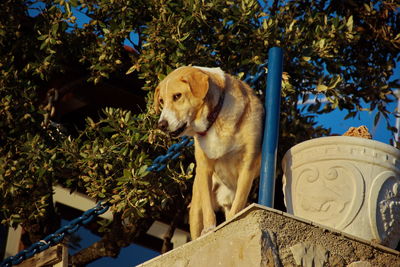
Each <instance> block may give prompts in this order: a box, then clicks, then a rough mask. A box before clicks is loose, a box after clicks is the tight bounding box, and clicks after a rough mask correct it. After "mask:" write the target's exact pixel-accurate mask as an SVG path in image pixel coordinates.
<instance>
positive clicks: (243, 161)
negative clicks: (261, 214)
mask: <svg viewBox="0 0 400 267" xmlns="http://www.w3.org/2000/svg"><path fill="white" fill-rule="evenodd" d="M154 108H155V110H156V112H159V111H160V109H161V108H162V112H161V115H160V119H159V121H158V128H159V129H161V130H162V131H165V132H169V134H170V135H171V136H172V137H179V136H183V135H188V136H193V137H194V144H195V159H196V176H195V179H194V183H193V194H192V202H191V205H190V211H189V225H190V234H191V237H192V240H194V239H196V238H198V237H199V236H201V235H203V234H205V233H207V232H209V231H210V230H212V229H213V228H215V227H216V215H215V212H216V211H218V210H222V211H223V212H224V214H225V218H226V220H229V219H232V218H233V216H234V215H235V214H236V213H238V212H239V211H240V210H242V209H243V208H244V207H245V206H246V205H247V198H248V195H249V193H250V190H251V187H252V183H253V180H254V178H255V177H258V176H259V171H260V164H261V139H262V126H263V115H264V108H263V105H262V103H261V101H260V100H259V98H258V97H257V96H256V95H255V93H254V91H253V90H252V89H251V88H250V87H249V86H248V85H247V84H246V83H244V82H242V81H240V80H239V79H237V78H235V77H233V76H231V75H229V74H227V73H225V72H224V71H222V70H221V69H220V68H206V67H197V66H185V67H180V68H178V69H176V70H174V71H172V72H171V73H170V74H169V75H168V76H166V77H165V78H164V79H163V80H162V81H161V82H160V83H159V85H158V86H157V88H156V90H155V93H154Z"/></svg>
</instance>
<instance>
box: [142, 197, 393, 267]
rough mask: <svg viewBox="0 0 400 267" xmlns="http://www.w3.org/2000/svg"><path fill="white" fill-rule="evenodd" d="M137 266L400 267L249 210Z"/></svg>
mask: <svg viewBox="0 0 400 267" xmlns="http://www.w3.org/2000/svg"><path fill="white" fill-rule="evenodd" d="M140 266H142V267H156V266H160V267H164V266H171V267H186V266H190V267H193V266H194V267H196V266H206V267H213V266H226V267H228V266H229V267H234V266H246V267H247V266H249V267H251V266H263V267H264V266H268V267H269V266H271V267H272V266H274V267H275V266H277V267H278V266H285V267H286V266H293V267H294V266H304V267H306V266H310V267H312V266H315V267H316V266H337V267H345V266H390V267H400V253H399V252H398V251H395V250H392V249H388V248H386V247H383V246H380V245H377V244H374V243H371V242H367V241H364V240H361V239H358V238H356V237H353V236H350V235H347V234H343V233H341V232H338V231H335V230H333V229H328V228H326V227H323V226H321V225H317V224H314V223H311V222H309V221H306V220H303V219H299V218H297V217H294V216H292V215H289V214H286V213H283V212H280V211H277V210H273V209H269V208H266V207H263V206H260V205H257V204H253V205H251V206H249V207H248V208H246V209H245V210H243V211H242V212H241V213H239V214H238V215H237V216H236V217H235V218H234V219H233V220H231V221H229V222H225V223H223V224H222V225H220V226H218V227H217V228H215V230H214V231H212V232H210V233H208V234H206V235H204V236H202V237H200V238H199V239H197V240H195V241H192V242H190V243H187V244H185V245H183V246H181V247H179V248H177V249H175V250H172V251H170V252H168V253H166V254H164V255H161V256H159V257H157V258H154V259H152V260H150V261H148V262H145V263H143V264H141V265H140Z"/></svg>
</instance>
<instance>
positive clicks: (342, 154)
mask: <svg viewBox="0 0 400 267" xmlns="http://www.w3.org/2000/svg"><path fill="white" fill-rule="evenodd" d="M339 145H350V146H351V147H353V148H359V149H362V151H361V152H360V153H362V154H365V155H368V153H372V154H371V157H372V156H376V155H377V152H376V151H378V152H381V153H382V152H383V153H384V156H383V157H384V159H383V161H382V160H381V161H379V162H381V163H378V162H376V163H377V164H378V165H381V164H385V165H391V166H392V168H393V170H395V171H396V172H397V173H400V150H399V149H397V148H395V147H393V146H390V145H388V144H385V143H382V142H379V141H376V140H371V139H366V138H361V137H353V136H327V137H319V138H314V139H310V140H307V141H304V142H301V143H299V144H297V145H295V146H293V147H292V148H290V149H289V150H288V151H287V152H286V153H285V155H284V157H283V159H282V167H283V169H285V166H291V165H292V164H294V163H293V160H294V159H293V158H294V157H296V155H302V156H301V160H298V161H299V162H300V163H297V164H296V165H297V166H296V167H298V166H300V165H303V164H305V163H306V161H310V160H325V159H335V158H337V159H338V160H342V159H350V160H360V161H370V160H366V159H363V157H357V155H351V153H348V152H349V151H347V150H341V151H340V150H338V151H339V153H338V154H339V155H333V154H332V155H329V154H328V153H324V154H325V155H322V156H321V155H320V154H317V153H316V151H317V150H318V149H319V147H329V146H331V147H334V146H336V147H338V146H339ZM371 151H372V152H371ZM308 152H309V153H308ZM303 161H304V162H303Z"/></svg>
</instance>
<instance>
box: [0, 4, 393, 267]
mask: <svg viewBox="0 0 400 267" xmlns="http://www.w3.org/2000/svg"><path fill="white" fill-rule="evenodd" d="M38 4H41V5H39V6H42V8H41V10H40V11H39V12H38V14H37V15H36V16H31V15H30V13H29V11H32V9H34V8H35V7H37V6H38ZM0 8H1V10H2V11H3V12H4V14H7V15H4V16H1V18H0V21H1V23H0V44H1V58H0V66H1V69H0V71H1V76H0V85H1V86H0V88H1V89H0V90H1V91H0V92H1V93H0V94H1V95H0V203H2V205H1V213H2V216H3V218H4V219H3V220H2V224H5V225H12V226H15V225H17V224H21V225H22V226H23V228H24V229H25V230H26V231H27V233H28V238H27V239H28V241H27V243H28V244H29V243H30V242H34V241H37V240H40V239H41V238H42V237H43V236H44V235H46V234H49V233H51V232H53V231H54V230H55V229H54V228H57V226H58V225H57V224H54V221H55V218H57V220H58V218H59V214H57V211H56V210H55V209H54V207H53V205H52V193H53V191H52V187H53V186H54V185H55V184H61V185H63V186H64V187H67V188H70V189H71V190H78V191H81V192H85V193H87V194H88V195H89V196H91V197H93V198H95V199H97V200H104V199H106V200H109V201H110V203H111V204H112V210H113V212H114V220H113V222H112V223H110V224H103V225H102V227H101V229H100V230H101V231H103V232H104V235H103V238H102V240H101V241H99V242H96V243H95V244H93V245H92V246H91V247H89V248H86V249H83V250H82V251H81V252H79V253H78V254H77V255H75V256H74V257H72V262H73V263H74V264H75V265H84V264H87V263H89V262H91V261H94V260H96V259H98V258H100V257H103V256H112V257H115V256H117V255H118V253H119V250H120V248H122V247H125V246H127V245H129V244H130V243H132V242H134V241H135V238H137V236H139V235H140V234H141V233H143V232H144V231H146V230H147V228H148V227H149V226H150V224H151V222H152V221H154V220H155V219H157V218H160V217H163V218H166V219H167V220H169V221H171V222H174V224H173V225H175V224H176V222H177V221H179V223H184V218H185V216H184V214H185V213H186V212H187V205H188V204H189V203H190V194H191V193H190V191H191V182H192V177H193V165H194V163H193V157H192V156H191V151H190V150H188V151H186V152H185V155H184V156H182V157H181V158H180V159H181V160H180V161H178V162H173V163H170V164H169V167H168V168H167V169H166V170H165V171H163V172H161V173H159V174H154V173H149V172H147V171H146V168H147V166H149V165H150V164H151V160H152V159H154V158H155V157H156V156H157V155H159V154H161V153H163V152H165V150H166V148H167V147H168V146H169V145H170V144H171V143H172V142H173V140H170V139H169V137H168V136H167V135H165V134H163V133H161V132H159V131H157V130H155V129H154V128H153V126H154V124H155V121H156V117H157V115H156V114H154V111H153V110H152V108H151V104H152V91H153V90H154V88H155V86H156V84H157V83H158V82H159V81H160V80H161V79H162V78H163V77H164V76H165V75H166V74H168V73H169V72H170V71H171V70H173V69H174V68H176V67H179V66H181V65H187V64H193V65H205V66H220V67H221V68H222V69H224V70H225V71H227V72H230V73H232V74H236V75H237V76H238V77H242V76H243V75H244V74H245V73H249V72H254V71H255V69H256V68H257V65H258V64H260V63H263V62H265V61H266V59H267V51H268V48H269V47H272V46H276V45H277V46H281V47H283V48H284V51H285V55H284V57H285V65H284V71H285V72H287V73H288V76H286V80H285V82H284V87H283V91H282V95H283V99H282V105H281V109H282V111H281V136H280V148H279V149H280V151H279V154H280V156H282V154H283V153H284V152H285V151H286V150H287V149H288V148H290V147H291V146H292V145H294V144H297V143H299V142H301V141H304V140H307V139H310V138H313V137H317V136H322V135H328V134H329V129H325V128H324V127H323V126H318V125H316V122H315V115H316V114H320V113H328V112H331V111H332V110H334V109H341V110H347V112H348V117H354V116H356V115H357V114H358V113H359V112H360V111H361V110H363V109H366V108H367V109H371V110H374V109H377V110H378V111H379V112H378V114H380V115H378V116H383V117H385V118H387V117H388V116H389V114H390V111H388V110H387V109H386V105H385V104H386V103H388V102H390V101H393V99H394V96H393V92H394V90H395V89H396V88H398V87H399V81H398V80H396V81H392V82H389V79H390V77H391V76H392V74H393V69H394V68H395V64H396V61H398V60H399V48H400V32H399V23H400V20H399V16H398V8H399V3H398V2H397V1H395V0H386V1H377V0H360V1H342V0H330V1H328V0H325V1H324V0H320V1H298V0H288V1H273V3H272V4H271V5H267V3H259V2H258V1H256V0H241V1H221V0H213V1H200V0H187V1H172V0H163V1H159V0H150V1H144V0H140V1H132V0H111V1H89V0H80V1H78V0H69V1H67V0H46V1H44V0H43V1H39V0H36V1H35V0H32V1H22V0H18V1H15V0H3V1H2V2H1V3H0ZM76 12H82V13H84V14H86V15H87V16H88V17H89V18H90V21H89V22H88V23H87V24H84V25H79V26H78V24H77V22H76V17H75V13H76ZM132 32H133V33H135V34H136V35H137V36H138V41H137V42H135V41H134V40H131V43H132V46H133V47H134V48H135V49H136V50H137V51H139V54H138V55H134V54H130V55H128V56H127V55H126V53H124V48H123V45H122V43H123V42H124V40H125V39H126V38H128V39H129V36H130V33H132ZM77 73H85V74H87V76H85V80H87V83H88V84H102V83H104V82H107V81H108V80H110V79H112V78H113V77H124V76H126V75H132V73H134V74H137V75H139V77H140V78H141V79H143V81H145V85H144V86H143V90H145V91H148V97H147V98H146V103H147V108H146V109H145V110H143V112H142V113H140V114H132V112H129V111H126V110H121V109H113V108H107V109H105V110H104V111H103V113H102V115H101V116H100V117H99V118H87V119H86V125H85V126H84V127H81V128H79V129H78V131H77V132H76V133H75V134H71V135H69V136H67V137H63V136H61V135H56V137H54V136H53V138H51V137H49V130H48V129H43V126H45V127H46V125H48V123H49V117H51V115H52V112H54V111H52V106H51V105H46V103H45V104H43V101H44V99H45V98H46V97H45V96H46V93H48V92H49V90H50V89H54V88H55V89H57V88H58V87H57V86H55V85H54V84H56V82H57V81H59V80H60V79H61V78H60V77H63V76H65V75H66V76H68V75H76V74H77ZM262 88H264V84H263V82H261V83H260V85H259V88H257V89H258V90H262ZM50 92H51V90H50ZM260 94H261V93H260ZM313 94H320V95H325V96H326V97H327V99H328V100H329V103H327V104H322V103H319V102H318V101H317V102H316V103H314V104H311V105H308V106H307V110H306V111H307V112H304V110H303V109H304V107H301V106H299V105H298V101H299V100H303V101H305V100H307V98H308V97H309V96H310V95H313ZM261 97H262V94H261ZM363 102H365V103H366V104H367V105H368V106H367V107H366V106H365V105H364V104H363ZM388 127H389V128H390V129H391V130H393V131H395V129H394V128H393V127H392V126H391V125H390V124H388ZM278 191H279V189H277V192H278ZM277 197H278V198H280V197H281V195H279V194H277ZM276 202H282V200H281V199H277V201H276ZM174 215H175V216H174ZM127 222H129V223H127ZM99 248H104V249H99Z"/></svg>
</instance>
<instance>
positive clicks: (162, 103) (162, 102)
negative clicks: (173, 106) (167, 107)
mask: <svg viewBox="0 0 400 267" xmlns="http://www.w3.org/2000/svg"><path fill="white" fill-rule="evenodd" d="M159 101H160V105H161V106H162V105H164V100H162V98H160V100H159Z"/></svg>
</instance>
